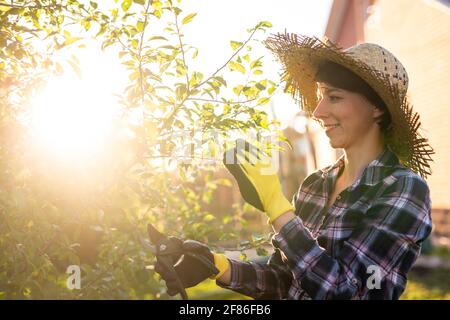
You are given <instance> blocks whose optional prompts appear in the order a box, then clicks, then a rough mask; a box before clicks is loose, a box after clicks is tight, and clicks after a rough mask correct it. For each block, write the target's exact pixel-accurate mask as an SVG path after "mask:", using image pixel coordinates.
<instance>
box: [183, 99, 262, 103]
mask: <svg viewBox="0 0 450 320" xmlns="http://www.w3.org/2000/svg"><path fill="white" fill-rule="evenodd" d="M186 100H189V101H205V102H215V103H223V104H244V103H248V102H252V101H255V100H256V98H253V99H250V100H246V101H240V102H239V101H237V102H228V101H220V100H213V99H202V98H187V99H186Z"/></svg>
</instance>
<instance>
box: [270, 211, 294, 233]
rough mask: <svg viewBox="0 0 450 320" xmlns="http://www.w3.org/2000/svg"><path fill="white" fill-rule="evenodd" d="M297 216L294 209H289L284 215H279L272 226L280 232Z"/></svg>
mask: <svg viewBox="0 0 450 320" xmlns="http://www.w3.org/2000/svg"><path fill="white" fill-rule="evenodd" d="M294 218H295V213H294V211H292V210H289V211H287V212H285V213H283V214H282V215H280V216H278V217H277V218H276V219H275V220H273V221H272V228H273V230H274V231H275V232H277V233H278V232H280V230H281V229H282V228H283V227H284V225H285V224H286V223H288V222H289V221H291V220H292V219H294Z"/></svg>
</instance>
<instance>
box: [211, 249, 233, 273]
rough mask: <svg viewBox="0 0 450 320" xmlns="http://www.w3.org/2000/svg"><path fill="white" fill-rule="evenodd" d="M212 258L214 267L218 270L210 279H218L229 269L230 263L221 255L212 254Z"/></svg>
mask: <svg viewBox="0 0 450 320" xmlns="http://www.w3.org/2000/svg"><path fill="white" fill-rule="evenodd" d="M212 254H213V256H214V266H215V267H216V268H217V269H218V270H219V273H218V274H216V275H214V276H211V277H210V278H211V279H218V278H220V277H221V276H222V275H223V274H224V273H225V272H226V271H227V270H228V268H229V267H230V261H228V258H227V257H226V256H225V255H224V254H221V253H215V252H213V253H212Z"/></svg>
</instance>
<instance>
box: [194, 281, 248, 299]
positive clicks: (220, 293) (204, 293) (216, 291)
mask: <svg viewBox="0 0 450 320" xmlns="http://www.w3.org/2000/svg"><path fill="white" fill-rule="evenodd" d="M186 291H187V294H188V296H189V299H198V300H248V299H251V298H249V297H247V296H244V295H242V294H239V293H237V292H234V291H231V290H228V289H223V288H221V287H219V286H218V285H216V282H215V281H214V280H206V281H203V282H202V283H200V284H199V285H197V286H195V287H193V288H189V289H187V290H186Z"/></svg>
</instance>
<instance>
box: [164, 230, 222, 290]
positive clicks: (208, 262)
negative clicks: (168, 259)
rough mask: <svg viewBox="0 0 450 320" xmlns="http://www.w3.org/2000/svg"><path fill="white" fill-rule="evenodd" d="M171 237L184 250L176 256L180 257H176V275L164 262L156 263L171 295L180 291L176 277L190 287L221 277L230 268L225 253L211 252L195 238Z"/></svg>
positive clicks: (186, 286) (185, 286)
mask: <svg viewBox="0 0 450 320" xmlns="http://www.w3.org/2000/svg"><path fill="white" fill-rule="evenodd" d="M170 238H171V241H178V245H179V246H180V247H181V250H182V252H183V254H182V255H181V256H179V257H174V258H179V259H178V260H177V261H175V259H174V262H175V264H174V269H175V271H176V276H175V275H174V274H173V273H171V272H170V271H169V270H168V269H167V267H166V266H165V265H164V264H163V263H161V262H159V261H157V262H156V264H155V271H156V272H157V273H159V274H160V275H161V278H163V280H164V281H165V282H166V286H167V293H168V294H169V295H170V296H174V295H176V294H177V293H178V292H179V286H178V282H177V281H178V280H177V278H176V277H178V279H179V281H181V284H182V285H183V286H184V288H190V287H193V286H195V285H197V284H199V283H200V282H202V281H204V280H206V279H208V278H210V279H217V278H220V277H221V276H222V275H223V274H224V273H225V271H226V270H227V269H228V268H229V265H230V264H229V261H228V259H227V258H226V257H225V255H223V254H217V253H213V252H211V251H210V250H209V248H208V247H207V246H206V245H205V244H203V243H200V242H198V241H195V240H186V241H182V240H181V239H178V238H175V237H170ZM175 239H176V240H175Z"/></svg>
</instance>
